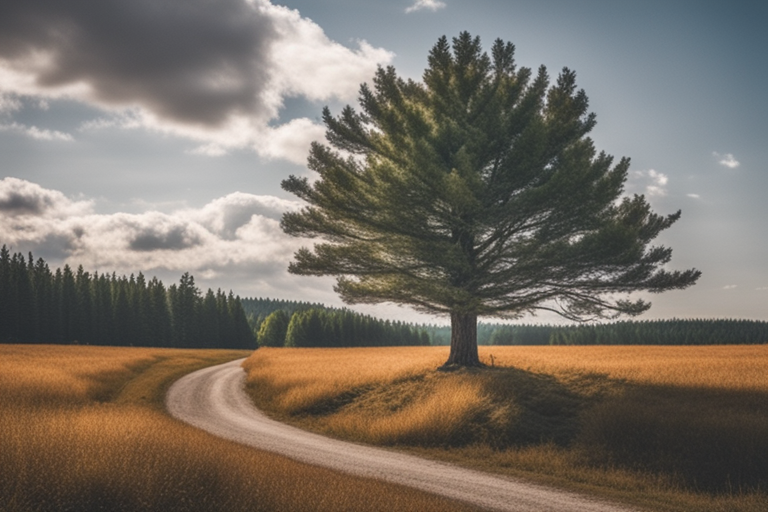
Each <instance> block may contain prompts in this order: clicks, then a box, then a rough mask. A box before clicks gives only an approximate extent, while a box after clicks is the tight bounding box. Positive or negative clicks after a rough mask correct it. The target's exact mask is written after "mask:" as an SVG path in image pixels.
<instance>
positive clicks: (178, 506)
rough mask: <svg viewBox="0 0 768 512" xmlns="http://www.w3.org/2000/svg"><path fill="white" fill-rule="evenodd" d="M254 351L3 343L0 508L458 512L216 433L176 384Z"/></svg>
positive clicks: (431, 500) (452, 506) (440, 502)
mask: <svg viewBox="0 0 768 512" xmlns="http://www.w3.org/2000/svg"><path fill="white" fill-rule="evenodd" d="M248 354H250V352H248V351H234V350H179V349H151V348H124V347H121V348H117V347H82V346H80V347H71V346H66V347H64V346H52V345H36V346H21V345H0V411H1V412H2V414H0V510H3V511H7V512H16V511H24V512H26V511H38V510H39V511H49V510H56V511H82V510H109V511H133V510H163V511H177V510H178V511H182V510H183V511H211V510H226V511H241V510H242V511H245V510H248V511H259V510H261V511H315V510H321V511H337V510H341V511H344V510H347V511H391V510H425V511H443V510H448V511H461V510H474V509H472V508H470V507H468V506H463V505H461V504H456V503H452V502H449V501H447V500H444V499H442V498H438V497H435V496H431V495H428V494H425V493H422V492H418V491H415V490H412V489H408V488H405V487H401V486H396V485H391V484H385V483H381V482H377V481H374V480H368V479H363V478H356V477H351V476H347V475H342V474H339V473H336V472H333V471H330V470H325V469H321V468H316V467H311V466H307V465H303V464H300V463H297V462H294V461H291V460H288V459H286V458H283V457H280V456H277V455H272V454H269V453H266V452H260V451H257V450H253V449H251V448H247V447H244V446H241V445H238V444H235V443H231V442H228V441H224V440H221V439H218V438H216V437H213V436H211V435H209V434H207V433H205V432H202V431H200V430H198V429H195V428H193V427H190V426H188V425H185V424H183V423H181V422H178V421H176V420H174V419H172V418H170V417H169V416H168V415H167V414H165V413H164V411H163V400H164V396H165V392H166V390H167V388H168V386H169V385H170V384H171V383H172V382H173V381H174V380H175V379H177V378H178V377H180V376H182V375H184V374H185V373H189V372H190V371H192V370H195V369H197V368H200V367H204V366H209V365H212V364H216V363H220V362H225V361H228V360H232V359H235V358H238V357H245V356H246V355H248Z"/></svg>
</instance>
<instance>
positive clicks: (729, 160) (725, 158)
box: [712, 151, 741, 169]
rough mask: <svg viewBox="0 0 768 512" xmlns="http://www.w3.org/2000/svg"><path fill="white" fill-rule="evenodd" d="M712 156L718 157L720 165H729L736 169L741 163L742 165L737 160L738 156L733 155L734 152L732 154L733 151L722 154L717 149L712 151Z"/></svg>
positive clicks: (728, 166)
mask: <svg viewBox="0 0 768 512" xmlns="http://www.w3.org/2000/svg"><path fill="white" fill-rule="evenodd" d="M712 156H714V157H715V158H717V163H719V164H720V165H722V166H724V167H727V168H729V169H735V168H737V167H738V166H739V165H741V164H740V163H739V161H738V160H736V157H735V156H733V154H731V153H723V154H720V153H718V152H717V151H713V152H712Z"/></svg>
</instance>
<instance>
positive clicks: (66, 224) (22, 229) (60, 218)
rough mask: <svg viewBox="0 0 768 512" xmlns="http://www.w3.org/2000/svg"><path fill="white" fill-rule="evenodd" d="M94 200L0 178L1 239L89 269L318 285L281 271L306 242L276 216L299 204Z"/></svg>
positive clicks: (270, 290) (230, 199) (273, 290)
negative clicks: (143, 204)
mask: <svg viewBox="0 0 768 512" xmlns="http://www.w3.org/2000/svg"><path fill="white" fill-rule="evenodd" d="M93 204H94V203H93V201H88V200H78V199H71V198H68V197H66V196H65V195H64V194H62V193H61V192H59V191H56V190H50V189H45V188H43V187H41V186H40V185H38V184H35V183H31V182H29V181H25V180H21V179H17V178H5V179H3V180H0V215H1V216H2V217H3V222H2V223H0V240H2V243H4V244H7V245H9V246H10V247H11V248H12V250H13V251H17V250H19V251H22V252H25V251H32V252H33V254H34V255H35V256H39V255H46V259H47V260H48V259H49V258H48V256H47V255H51V254H53V255H57V256H58V258H59V260H60V261H49V263H50V264H51V265H56V266H58V265H60V264H62V263H70V264H71V265H73V266H75V265H80V264H82V265H83V267H84V268H85V269H86V270H89V271H94V270H98V271H100V272H113V271H114V272H117V273H118V274H123V273H124V274H128V273H135V272H139V271H142V272H144V273H145V274H149V275H154V274H156V273H159V274H161V275H163V274H164V273H165V275H167V274H169V273H175V274H176V275H178V274H180V273H183V272H190V273H192V274H193V275H195V276H196V277H198V276H199V277H202V278H203V279H209V280H210V279H219V282H221V279H229V280H230V281H229V282H228V285H229V286H232V284H234V285H236V286H239V287H240V289H243V288H246V289H250V290H253V289H256V288H258V289H263V290H264V294H265V295H268V294H271V295H272V296H280V295H282V296H286V295H287V296H293V297H300V296H301V295H300V294H299V292H298V291H297V290H299V289H301V288H302V287H307V286H310V287H311V286H312V285H313V284H314V285H315V286H317V284H318V282H315V283H308V282H302V280H306V278H297V277H294V276H290V275H289V274H288V273H287V266H288V262H289V261H290V260H291V259H292V257H293V253H294V252H295V251H296V250H297V249H298V248H299V247H301V246H302V245H309V244H310V243H311V242H310V241H308V240H302V239H297V238H294V237H290V236H288V235H286V234H285V233H283V231H282V229H281V228H280V218H281V216H282V214H283V213H284V212H285V211H288V210H292V209H296V208H299V207H300V206H301V205H300V203H298V202H295V201H289V200H286V199H280V198H277V197H272V196H259V195H253V194H245V193H241V192H235V193H232V194H229V195H227V196H224V197H221V198H218V199H215V200H213V201H211V202H209V203H208V204H206V205H205V206H203V207H202V208H197V209H192V208H184V209H178V210H175V211H173V212H171V213H162V212H158V211H148V212H144V213H140V214H128V213H112V214H99V213H96V212H95V211H94V208H93ZM323 283H324V284H325V285H326V286H327V285H328V283H326V282H325V281H323ZM214 285H215V283H214ZM291 290H293V292H291ZM329 291H330V286H327V288H326V294H328V293H329ZM286 292H287V293H286Z"/></svg>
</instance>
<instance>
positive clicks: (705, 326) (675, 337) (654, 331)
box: [425, 319, 768, 345]
mask: <svg viewBox="0 0 768 512" xmlns="http://www.w3.org/2000/svg"><path fill="white" fill-rule="evenodd" d="M425 330H426V331H427V332H428V334H429V337H430V342H431V343H432V344H433V345H448V344H449V343H450V338H451V331H450V327H444V326H436V325H431V326H426V327H425ZM477 341H478V344H480V345H736V344H748V345H756V344H763V343H768V322H760V321H755V320H734V319H718V320H705V319H691V320H680V319H673V320H645V321H625V322H614V323H608V324H582V325H567V326H553V325H504V324H486V323H481V324H478V326H477Z"/></svg>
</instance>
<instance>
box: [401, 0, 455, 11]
mask: <svg viewBox="0 0 768 512" xmlns="http://www.w3.org/2000/svg"><path fill="white" fill-rule="evenodd" d="M443 7H445V2H441V1H440V0H416V1H415V2H414V3H413V5H411V6H410V7H408V8H407V9H405V12H407V13H411V12H414V11H421V10H423V9H429V10H430V11H436V10H438V9H442V8H443Z"/></svg>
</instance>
